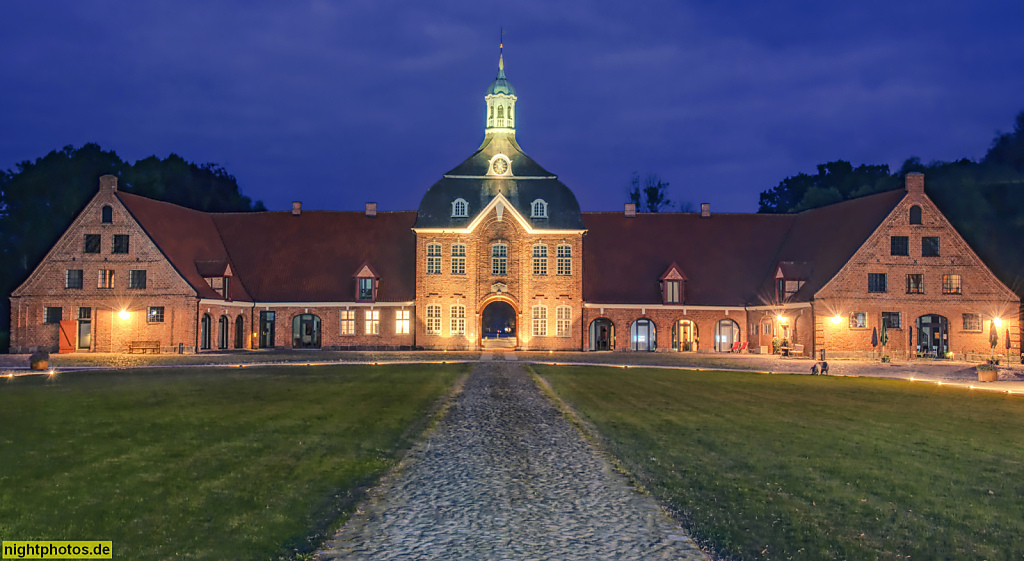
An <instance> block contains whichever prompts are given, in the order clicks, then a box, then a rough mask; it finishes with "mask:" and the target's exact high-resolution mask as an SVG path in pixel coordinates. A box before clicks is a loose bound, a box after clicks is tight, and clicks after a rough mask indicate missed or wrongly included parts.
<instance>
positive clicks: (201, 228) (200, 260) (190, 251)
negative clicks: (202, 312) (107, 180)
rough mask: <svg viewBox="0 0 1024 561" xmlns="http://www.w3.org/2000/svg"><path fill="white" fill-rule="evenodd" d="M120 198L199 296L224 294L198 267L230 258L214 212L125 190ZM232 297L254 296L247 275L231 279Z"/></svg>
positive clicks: (219, 296) (120, 193)
mask: <svg viewBox="0 0 1024 561" xmlns="http://www.w3.org/2000/svg"><path fill="white" fill-rule="evenodd" d="M117 198H118V199H119V200H120V201H121V203H122V204H124V206H125V208H127V209H128V212H130V213H131V215H132V217H133V218H135V220H136V222H138V223H139V226H141V227H142V229H143V230H144V231H145V232H146V234H147V235H149V237H150V239H152V240H153V243H154V244H156V246H157V248H159V249H160V251H161V252H162V253H163V254H164V256H165V257H167V260H168V261H169V262H170V264H171V266H173V267H174V268H175V270H177V271H178V274H179V275H181V276H182V278H184V279H185V281H186V282H188V283H189V284H190V285H191V286H192V288H193V289H194V290H195V291H196V293H197V295H198V296H199V297H200V298H215V299H220V298H221V295H220V294H218V293H217V291H215V290H214V289H213V288H211V287H210V285H209V284H207V282H206V280H205V279H204V278H203V274H204V273H208V271H200V270H199V268H200V267H204V266H205V264H206V263H209V262H225V263H226V262H229V261H230V259H229V257H228V252H227V249H226V248H225V247H224V243H223V241H222V240H221V237H220V234H219V233H218V231H217V226H216V224H215V223H214V221H213V218H212V217H213V215H212V214H210V213H207V212H202V211H198V210H192V209H190V208H185V207H182V206H178V205H176V204H172V203H167V202H163V201H157V200H153V199H148V198H146V197H142V196H139V195H133V194H131V193H125V192H123V191H118V192H117ZM222 270H223V269H222ZM236 275H237V273H236ZM231 297H232V299H233V300H243V301H248V300H251V298H250V296H249V293H248V292H247V291H246V288H245V281H244V279H241V280H240V279H238V277H237V276H236V277H234V278H233V279H232V284H231Z"/></svg>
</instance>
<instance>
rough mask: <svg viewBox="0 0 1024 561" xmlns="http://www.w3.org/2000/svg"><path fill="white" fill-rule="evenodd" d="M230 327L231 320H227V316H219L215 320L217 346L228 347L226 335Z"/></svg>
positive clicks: (220, 347)
mask: <svg viewBox="0 0 1024 561" xmlns="http://www.w3.org/2000/svg"><path fill="white" fill-rule="evenodd" d="M230 329H231V321H230V320H228V316H220V319H218V320H217V348H218V349H226V348H228V336H229V333H228V332H229V331H230Z"/></svg>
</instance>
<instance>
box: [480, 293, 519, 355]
mask: <svg viewBox="0 0 1024 561" xmlns="http://www.w3.org/2000/svg"><path fill="white" fill-rule="evenodd" d="M516 316H517V314H516V309H515V308H513V307H512V306H511V305H510V304H509V303H508V302H503V301H501V300H498V301H496V302H491V303H490V304H488V305H487V307H486V308H484V311H483V313H481V314H480V346H482V347H484V348H489V349H490V348H506V349H514V348H516V346H518V343H519V338H518V336H517V331H516V329H517V325H516Z"/></svg>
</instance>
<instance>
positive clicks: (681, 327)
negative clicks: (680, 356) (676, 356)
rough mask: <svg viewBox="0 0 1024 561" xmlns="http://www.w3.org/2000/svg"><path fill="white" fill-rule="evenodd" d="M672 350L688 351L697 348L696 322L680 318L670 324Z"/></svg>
mask: <svg viewBox="0 0 1024 561" xmlns="http://www.w3.org/2000/svg"><path fill="white" fill-rule="evenodd" d="M672 350H673V351H679V352H681V353H688V352H693V351H696V350H697V324H696V323H694V322H692V321H690V320H688V319H681V320H679V321H677V322H675V323H673V324H672Z"/></svg>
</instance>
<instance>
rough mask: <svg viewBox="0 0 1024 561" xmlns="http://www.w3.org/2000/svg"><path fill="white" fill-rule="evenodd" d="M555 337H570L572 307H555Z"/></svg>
mask: <svg viewBox="0 0 1024 561" xmlns="http://www.w3.org/2000/svg"><path fill="white" fill-rule="evenodd" d="M555 337H572V308H571V307H569V306H559V307H557V308H555Z"/></svg>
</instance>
